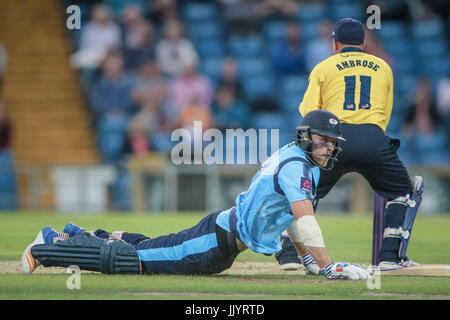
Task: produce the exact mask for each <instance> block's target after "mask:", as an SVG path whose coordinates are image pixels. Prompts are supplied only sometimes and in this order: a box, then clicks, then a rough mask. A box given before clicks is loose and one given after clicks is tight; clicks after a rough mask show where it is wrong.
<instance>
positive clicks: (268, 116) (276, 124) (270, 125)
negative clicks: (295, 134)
mask: <svg viewBox="0 0 450 320" xmlns="http://www.w3.org/2000/svg"><path fill="white" fill-rule="evenodd" d="M285 126H286V124H285V123H284V117H283V114H282V113H278V112H258V113H255V114H254V115H253V117H252V124H251V127H252V128H254V129H256V130H257V134H258V150H259V149H260V148H261V147H262V146H264V143H265V144H266V146H267V149H265V150H263V152H264V151H265V152H264V153H265V154H267V155H269V156H270V155H271V151H272V149H274V150H273V151H276V150H277V149H279V148H280V147H281V146H282V143H283V142H284V141H285V140H286V138H285V137H284V134H283V132H284V131H285V130H284V128H285ZM261 129H263V130H264V129H267V131H266V134H264V133H263V132H261ZM274 130H277V131H278V141H277V140H274V141H273V142H274V144H272V137H273V138H274V139H276V135H277V131H274ZM282 139H283V140H284V141H283V140H282ZM259 160H260V161H261V160H265V159H259Z"/></svg>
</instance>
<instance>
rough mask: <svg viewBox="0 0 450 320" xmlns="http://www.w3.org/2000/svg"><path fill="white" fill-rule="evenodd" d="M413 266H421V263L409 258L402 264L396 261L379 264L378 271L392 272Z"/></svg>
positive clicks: (402, 261)
mask: <svg viewBox="0 0 450 320" xmlns="http://www.w3.org/2000/svg"><path fill="white" fill-rule="evenodd" d="M413 266H420V264H419V263H417V262H414V261H412V260H411V259H409V258H407V259H406V260H401V261H400V262H396V261H381V262H380V263H379V264H378V270H380V271H391V270H398V269H403V268H407V267H413Z"/></svg>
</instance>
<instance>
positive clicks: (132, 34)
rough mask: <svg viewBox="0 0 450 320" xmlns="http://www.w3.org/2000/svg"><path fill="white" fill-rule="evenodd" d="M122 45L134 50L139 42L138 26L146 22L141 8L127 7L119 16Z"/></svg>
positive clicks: (133, 5) (132, 5) (137, 6)
mask: <svg viewBox="0 0 450 320" xmlns="http://www.w3.org/2000/svg"><path fill="white" fill-rule="evenodd" d="M120 18H121V28H122V44H123V47H125V48H132V49H133V48H136V47H138V46H139V45H140V42H141V33H140V30H139V27H140V24H141V23H142V22H143V21H146V20H145V19H144V17H143V15H142V8H141V6H139V5H137V4H131V5H128V6H127V7H126V8H125V9H124V10H123V12H122V14H121V17H120Z"/></svg>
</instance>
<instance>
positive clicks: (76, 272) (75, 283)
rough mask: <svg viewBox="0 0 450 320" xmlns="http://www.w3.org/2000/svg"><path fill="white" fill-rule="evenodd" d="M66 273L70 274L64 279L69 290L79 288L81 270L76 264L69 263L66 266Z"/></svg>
mask: <svg viewBox="0 0 450 320" xmlns="http://www.w3.org/2000/svg"><path fill="white" fill-rule="evenodd" d="M66 273H70V274H71V275H70V276H69V277H68V278H67V280H66V287H67V289H69V290H73V289H77V290H80V289H81V271H80V267H79V266H76V265H71V266H69V267H68V268H67V270H66Z"/></svg>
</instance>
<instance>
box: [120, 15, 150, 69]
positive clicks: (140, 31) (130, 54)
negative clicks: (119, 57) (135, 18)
mask: <svg viewBox="0 0 450 320" xmlns="http://www.w3.org/2000/svg"><path fill="white" fill-rule="evenodd" d="M133 28H134V30H133V42H131V39H130V38H129V43H128V45H127V46H125V48H124V58H125V65H126V68H127V69H129V70H130V71H136V69H138V68H139V67H140V66H142V65H143V64H144V63H145V62H147V61H148V60H149V59H153V58H154V57H155V52H154V43H153V27H152V25H151V24H150V23H149V22H148V21H144V20H141V21H139V22H137V24H136V25H135V26H134V27H133Z"/></svg>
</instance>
